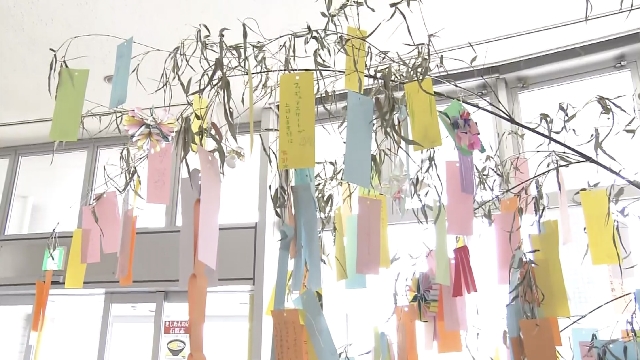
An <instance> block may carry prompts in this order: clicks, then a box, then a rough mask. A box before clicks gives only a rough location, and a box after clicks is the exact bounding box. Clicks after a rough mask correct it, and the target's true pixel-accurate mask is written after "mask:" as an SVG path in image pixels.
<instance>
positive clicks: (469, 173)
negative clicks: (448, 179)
mask: <svg viewBox="0 0 640 360" xmlns="http://www.w3.org/2000/svg"><path fill="white" fill-rule="evenodd" d="M458 163H459V164H460V167H459V169H460V191H462V192H463V193H465V194H470V195H475V192H476V181H475V168H474V167H473V155H464V154H462V152H460V151H459V150H458Z"/></svg>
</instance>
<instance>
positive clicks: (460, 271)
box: [452, 245, 478, 297]
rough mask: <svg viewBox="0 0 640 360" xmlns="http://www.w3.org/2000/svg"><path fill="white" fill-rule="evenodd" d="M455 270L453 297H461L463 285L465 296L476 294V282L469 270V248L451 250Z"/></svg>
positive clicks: (462, 247) (461, 247)
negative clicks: (465, 291)
mask: <svg viewBox="0 0 640 360" xmlns="http://www.w3.org/2000/svg"><path fill="white" fill-rule="evenodd" d="M453 254H454V258H455V265H456V270H455V274H454V279H453V285H452V287H453V293H452V295H453V296H454V297H459V296H462V285H463V284H464V287H465V289H466V290H467V294H471V293H472V292H477V291H478V290H477V289H476V280H475V277H474V276H473V269H471V260H470V258H469V248H468V247H467V246H466V245H463V246H460V247H458V248H456V249H453Z"/></svg>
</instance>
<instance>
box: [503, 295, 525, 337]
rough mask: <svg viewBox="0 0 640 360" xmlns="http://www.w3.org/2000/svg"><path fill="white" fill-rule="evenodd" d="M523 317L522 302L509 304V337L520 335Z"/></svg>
mask: <svg viewBox="0 0 640 360" xmlns="http://www.w3.org/2000/svg"><path fill="white" fill-rule="evenodd" d="M523 317H524V315H523V314H522V305H521V304H519V303H513V304H509V305H507V332H508V333H509V337H517V336H520V319H522V318H523Z"/></svg>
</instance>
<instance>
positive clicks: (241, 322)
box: [160, 292, 249, 359]
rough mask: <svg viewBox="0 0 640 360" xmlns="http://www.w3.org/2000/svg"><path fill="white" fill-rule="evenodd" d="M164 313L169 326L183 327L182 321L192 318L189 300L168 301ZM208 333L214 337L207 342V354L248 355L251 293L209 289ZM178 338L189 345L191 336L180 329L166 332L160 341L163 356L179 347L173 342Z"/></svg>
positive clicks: (164, 324) (225, 355)
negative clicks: (182, 333)
mask: <svg viewBox="0 0 640 360" xmlns="http://www.w3.org/2000/svg"><path fill="white" fill-rule="evenodd" d="M163 315H164V318H163V320H164V321H163V327H164V329H165V330H166V329H167V326H170V327H172V326H174V325H175V326H177V327H178V328H179V327H180V323H182V322H184V321H187V320H188V319H189V308H188V304H187V303H186V302H181V303H171V302H165V304H164V313H163ZM176 323H177V324H176ZM163 332H167V331H163ZM204 337H205V339H210V341H205V343H204V354H205V356H206V357H207V359H217V358H225V359H245V358H246V357H247V343H248V341H249V294H248V293H235V292H228V293H223V292H210V293H208V294H207V308H206V321H205V325H204ZM176 339H177V340H181V341H184V342H185V345H186V346H188V338H187V337H185V336H181V334H179V333H178V334H164V335H163V339H162V341H161V345H160V346H161V349H160V355H161V356H164V355H166V354H170V350H171V349H172V347H173V348H175V346H172V345H171V343H172V341H174V340H176ZM178 343H180V341H178ZM179 347H181V346H179Z"/></svg>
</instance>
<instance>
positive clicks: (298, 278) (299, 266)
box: [291, 168, 315, 290]
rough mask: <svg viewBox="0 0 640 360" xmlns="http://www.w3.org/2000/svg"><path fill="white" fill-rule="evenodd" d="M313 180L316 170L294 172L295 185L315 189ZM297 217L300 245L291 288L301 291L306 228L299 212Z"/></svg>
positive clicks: (298, 244)
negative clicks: (306, 185) (304, 229)
mask: <svg viewBox="0 0 640 360" xmlns="http://www.w3.org/2000/svg"><path fill="white" fill-rule="evenodd" d="M313 178H314V170H313V169H311V168H307V169H296V170H295V171H294V184H295V185H302V184H311V186H312V188H313V189H315V184H314V182H313V181H312V180H311V179H313ZM314 192H315V191H314ZM314 201H315V199H314ZM296 211H297V210H296ZM295 217H296V224H298V225H297V226H296V239H299V240H298V241H299V243H297V245H296V254H295V257H294V258H293V274H292V275H291V286H292V287H293V289H294V290H300V289H301V288H302V281H303V279H304V257H303V255H302V247H303V245H302V238H303V235H302V234H303V227H304V226H303V224H302V220H301V218H300V217H299V216H298V214H297V212H296V216H295Z"/></svg>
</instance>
